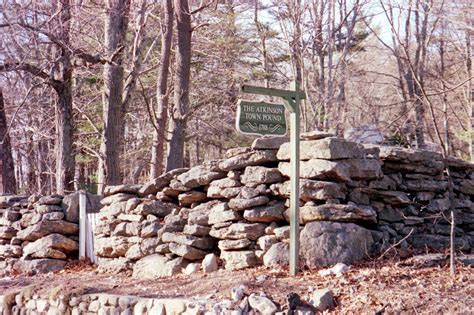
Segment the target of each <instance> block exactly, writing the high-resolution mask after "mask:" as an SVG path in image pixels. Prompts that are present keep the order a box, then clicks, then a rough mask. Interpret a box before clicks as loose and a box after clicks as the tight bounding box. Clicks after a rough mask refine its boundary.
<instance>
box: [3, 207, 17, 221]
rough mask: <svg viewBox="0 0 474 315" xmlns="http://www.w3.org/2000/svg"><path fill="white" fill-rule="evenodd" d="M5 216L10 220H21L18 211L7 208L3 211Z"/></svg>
mask: <svg viewBox="0 0 474 315" xmlns="http://www.w3.org/2000/svg"><path fill="white" fill-rule="evenodd" d="M3 217H4V218H5V219H7V220H8V221H11V222H14V221H18V220H20V218H21V214H20V212H18V211H13V210H6V211H4V212H3Z"/></svg>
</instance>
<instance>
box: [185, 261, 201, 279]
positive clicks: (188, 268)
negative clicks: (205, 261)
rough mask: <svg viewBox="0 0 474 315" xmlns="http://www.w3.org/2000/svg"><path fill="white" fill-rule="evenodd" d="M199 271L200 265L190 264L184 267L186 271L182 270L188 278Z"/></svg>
mask: <svg viewBox="0 0 474 315" xmlns="http://www.w3.org/2000/svg"><path fill="white" fill-rule="evenodd" d="M200 269H201V265H200V264H197V263H192V264H189V265H187V266H186V269H184V274H185V275H188V276H189V275H191V274H193V273H198V272H199V270H200Z"/></svg>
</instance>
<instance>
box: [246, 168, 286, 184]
mask: <svg viewBox="0 0 474 315" xmlns="http://www.w3.org/2000/svg"><path fill="white" fill-rule="evenodd" d="M282 179H283V177H282V175H281V173H280V171H279V170H278V169H277V168H268V167H263V166H248V167H246V168H245V172H244V174H243V175H242V177H241V178H240V181H241V182H242V184H250V183H254V184H273V183H278V182H280V181H281V180H282Z"/></svg>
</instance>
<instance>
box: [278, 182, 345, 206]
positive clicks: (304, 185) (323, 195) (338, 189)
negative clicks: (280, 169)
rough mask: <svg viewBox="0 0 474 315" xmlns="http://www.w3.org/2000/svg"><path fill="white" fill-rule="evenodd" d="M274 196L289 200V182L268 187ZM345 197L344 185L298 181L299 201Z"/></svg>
mask: <svg viewBox="0 0 474 315" xmlns="http://www.w3.org/2000/svg"><path fill="white" fill-rule="evenodd" d="M270 189H271V191H272V192H273V194H274V195H277V196H282V197H286V198H289V197H290V192H291V189H290V181H286V182H284V183H278V184H273V185H271V186H270ZM345 197H346V194H345V187H344V185H341V184H337V183H333V182H324V181H315V180H311V179H300V199H301V200H303V201H311V200H328V199H344V198H345Z"/></svg>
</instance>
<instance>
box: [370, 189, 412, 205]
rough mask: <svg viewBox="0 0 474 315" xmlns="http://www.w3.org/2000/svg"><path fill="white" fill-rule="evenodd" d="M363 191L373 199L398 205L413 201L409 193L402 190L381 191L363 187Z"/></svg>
mask: <svg viewBox="0 0 474 315" xmlns="http://www.w3.org/2000/svg"><path fill="white" fill-rule="evenodd" d="M361 191H362V192H363V193H365V194H367V195H368V196H369V197H370V199H371V200H376V201H380V202H383V203H387V204H389V205H394V206H398V205H409V204H411V203H412V202H411V200H410V198H408V195H407V194H406V193H404V192H402V191H381V190H375V189H368V188H362V189H361Z"/></svg>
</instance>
